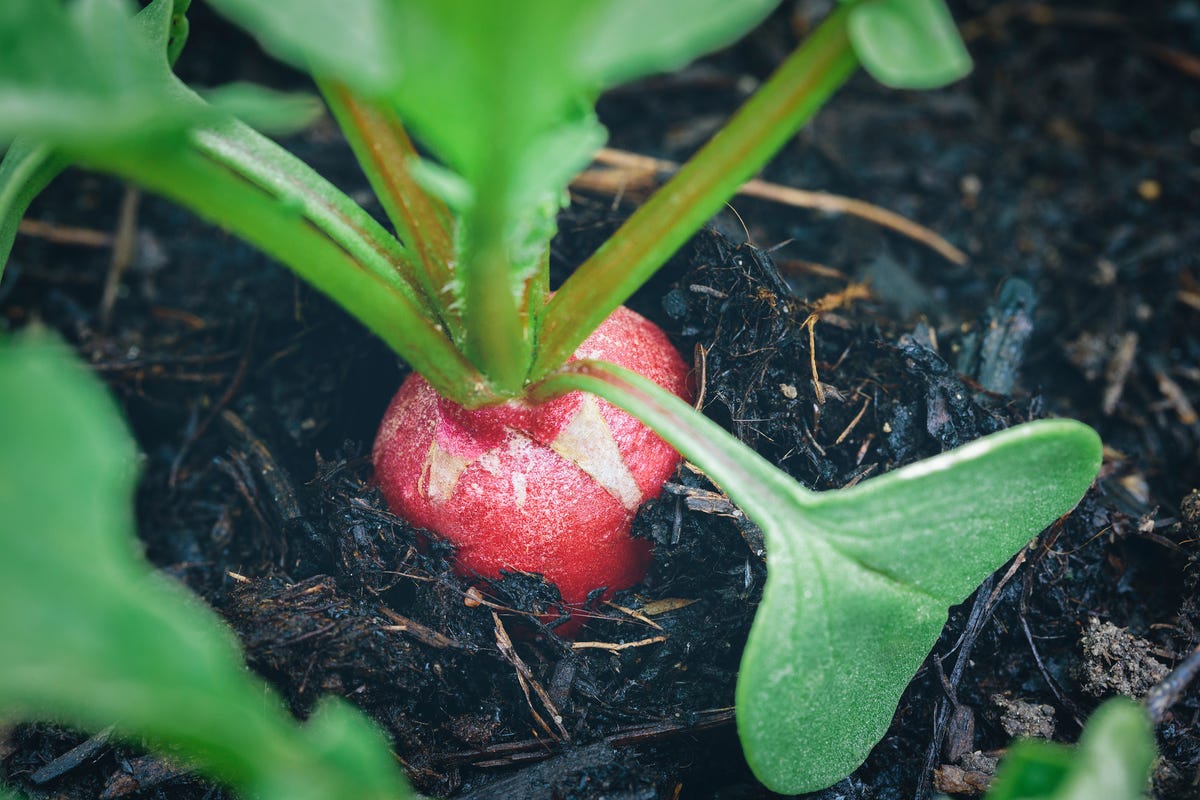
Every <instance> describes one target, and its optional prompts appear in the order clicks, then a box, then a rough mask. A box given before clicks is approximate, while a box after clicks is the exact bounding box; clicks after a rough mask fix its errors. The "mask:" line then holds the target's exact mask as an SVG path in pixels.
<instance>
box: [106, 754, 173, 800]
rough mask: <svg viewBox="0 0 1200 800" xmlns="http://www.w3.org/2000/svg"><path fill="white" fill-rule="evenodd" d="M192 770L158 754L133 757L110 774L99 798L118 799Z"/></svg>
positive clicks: (151, 787) (171, 779)
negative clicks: (122, 766)
mask: <svg viewBox="0 0 1200 800" xmlns="http://www.w3.org/2000/svg"><path fill="white" fill-rule="evenodd" d="M190 772H191V770H190V769H188V767H187V766H186V765H183V764H180V763H177V762H174V761H169V760H167V759H164V758H160V757H158V756H140V757H138V758H131V759H129V761H127V762H125V768H124V769H121V770H118V771H117V772H114V773H113V774H112V775H110V776H109V778H108V781H107V782H106V783H105V784H104V791H103V792H101V793H100V798H99V800H116V798H118V797H125V796H126V795H131V794H134V793H136V792H143V791H146V790H147V789H153V788H154V787H155V786H159V785H161V784H164V783H167V782H168V781H173V780H175V779H176V778H179V777H182V776H184V775H187V774H189V773H190Z"/></svg>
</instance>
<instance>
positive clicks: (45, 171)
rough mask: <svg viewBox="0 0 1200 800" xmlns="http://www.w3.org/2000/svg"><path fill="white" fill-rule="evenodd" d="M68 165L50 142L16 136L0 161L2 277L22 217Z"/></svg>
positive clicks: (0, 261) (0, 263)
mask: <svg viewBox="0 0 1200 800" xmlns="http://www.w3.org/2000/svg"><path fill="white" fill-rule="evenodd" d="M65 168H66V160H65V159H64V158H63V157H62V156H60V155H58V154H56V153H55V152H54V150H53V148H51V147H50V146H49V145H45V144H39V143H37V142H35V141H33V140H31V139H17V140H16V141H15V142H13V143H12V144H11V145H9V148H8V152H6V153H5V154H4V159H3V160H0V277H3V276H4V267H5V265H6V264H7V263H8V254H9V253H10V252H11V251H12V246H13V240H14V239H16V237H17V228H18V227H19V226H20V224H21V217H23V216H25V211H26V210H27V209H28V208H29V204H30V203H32V202H33V198H35V197H37V196H38V195H39V194H40V193H41V191H42V190H43V189H45V188H46V187H47V186H48V185H49V184H50V181H52V180H54V178H55V176H57V175H58V173H60V172H62V171H63V169H65Z"/></svg>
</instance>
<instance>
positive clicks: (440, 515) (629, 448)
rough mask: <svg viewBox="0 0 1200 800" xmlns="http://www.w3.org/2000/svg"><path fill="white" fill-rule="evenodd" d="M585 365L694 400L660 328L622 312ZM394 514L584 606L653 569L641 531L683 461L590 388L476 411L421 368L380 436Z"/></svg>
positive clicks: (471, 558)
mask: <svg viewBox="0 0 1200 800" xmlns="http://www.w3.org/2000/svg"><path fill="white" fill-rule="evenodd" d="M575 357H576V358H580V359H583V358H595V359H603V360H606V361H610V362H613V363H616V364H619V365H621V366H624V367H626V368H627V369H632V370H634V371H636V372H638V373H639V374H641V375H643V376H644V377H646V378H649V379H650V380H653V381H654V382H655V383H657V384H658V385H659V386H661V387H663V388H664V389H666V390H668V391H670V392H672V393H673V394H675V395H677V396H679V397H684V398H686V397H688V396H689V390H688V368H687V366H686V365H685V364H684V362H683V359H681V358H680V357H679V353H678V352H677V351H676V350H675V348H674V347H673V346H672V345H671V342H670V341H669V340H668V339H667V337H666V334H664V333H663V332H662V331H661V330H660V329H659V328H658V327H657V326H656V325H654V324H653V323H651V322H650V321H649V320H647V319H645V318H644V317H642V316H641V315H639V314H637V313H635V312H633V311H630V310H629V309H627V308H624V307H621V308H618V309H617V311H616V312H615V313H614V314H613V315H612V316H610V317H609V318H608V319H607V320H606V321H605V322H604V323H603V324H602V325H601V326H600V327H599V328H597V329H596V331H595V332H594V333H592V335H591V336H590V337H588V339H587V340H586V341H585V342H584V343H583V345H582V346H581V347H580V348H579V350H578V351H576V353H575ZM374 461H375V471H376V478H377V480H378V481H379V484H380V486H381V488H382V489H383V493H384V496H385V497H386V498H387V501H388V505H389V506H390V508H391V509H392V510H393V511H394V512H396V513H397V514H399V515H400V516H402V517H404V518H405V519H407V520H408V521H410V522H412V523H413V524H414V525H417V526H418V527H421V528H426V529H428V530H431V531H433V532H435V533H437V534H438V535H440V536H442V537H444V538H445V539H447V540H449V541H450V542H452V543H453V544H454V545H455V546H456V547H457V557H456V565H457V567H458V569H459V571H461V572H463V573H466V574H470V573H477V574H479V575H482V576H485V577H490V578H497V577H499V576H500V572H501V570H507V571H512V572H534V573H539V574H541V575H543V576H545V578H546V579H547V580H549V581H551V582H552V583H554V584H556V585H557V586H558V590H559V592H560V593H561V595H562V599H563V600H564V601H565V602H566V603H567V604H568V605H571V606H579V605H580V604H582V603H583V602H584V601H585V600H586V599H587V597H588V595H589V593H591V592H592V591H594V590H595V589H598V588H606V589H607V594H611V593H612V592H613V591H614V590H617V589H624V588H627V587H629V586H631V585H633V584H635V583H637V582H638V581H639V580H641V579H642V577H643V576H644V575H645V572H646V567H647V565H648V563H649V558H650V546H649V543H648V542H646V541H645V540H635V539H633V538H631V537H630V526H631V525H632V522H633V515H634V512H636V511H637V508H638V506H639V505H641V504H642V502H643V501H645V500H647V499H649V498H652V497H657V496H658V494H659V492H660V491H661V490H662V484H663V481H665V480H666V479H667V477H668V476H669V475H670V474H671V472H672V471H673V470H674V469H675V466H676V465H677V464H678V463H679V455H678V454H677V453H676V452H675V450H674V449H673V448H672V447H671V446H670V445H668V444H667V443H666V442H664V441H663V440H662V439H660V438H659V437H658V436H657V435H656V434H655V433H654V432H653V431H651V430H650V429H649V428H648V427H646V426H645V425H644V424H643V423H642V422H640V421H639V420H637V419H635V418H634V417H632V416H630V415H629V414H626V413H625V412H624V411H621V410H620V409H618V408H616V407H614V406H612V405H610V404H609V403H607V402H605V401H603V400H600V399H598V398H596V397H592V396H590V395H584V394H583V393H582V392H571V393H569V394H565V395H562V396H560V397H557V398H555V399H552V400H548V401H546V402H543V403H539V404H536V405H533V404H530V403H528V402H527V401H524V400H512V401H509V402H507V403H503V404H501V405H492V406H484V407H482V408H478V409H472V410H467V409H464V408H463V407H462V406H459V405H458V404H456V403H454V402H453V401H451V400H447V399H445V398H443V397H440V396H439V395H438V394H437V393H436V392H435V391H434V389H433V387H432V386H430V385H429V382H428V381H426V380H425V379H424V378H422V377H421V376H420V375H418V374H416V373H413V374H412V375H410V376H409V378H408V379H407V380H406V381H405V382H404V385H403V386H401V387H400V391H399V392H397V393H396V396H395V397H394V398H393V400H392V402H391V405H390V406H389V407H388V410H387V413H386V414H385V415H384V419H383V423H382V425H381V426H380V429H379V435H378V437H377V438H376V441H375V449H374Z"/></svg>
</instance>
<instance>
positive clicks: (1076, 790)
mask: <svg viewBox="0 0 1200 800" xmlns="http://www.w3.org/2000/svg"><path fill="white" fill-rule="evenodd" d="M1154 755H1155V748H1154V735H1153V732H1152V731H1151V728H1150V720H1149V717H1148V716H1147V714H1146V709H1145V708H1143V707H1142V706H1140V705H1138V704H1137V703H1135V702H1133V701H1132V700H1129V699H1127V698H1123V697H1118V698H1114V699H1112V700H1109V701H1108V702H1107V703H1105V704H1104V705H1102V706H1100V708H1098V709H1096V711H1095V712H1094V713H1093V714H1092V716H1091V718H1090V719H1089V720H1088V722H1087V725H1085V726H1084V728H1083V733H1082V735H1081V736H1080V737H1079V744H1078V745H1077V746H1075V747H1074V748H1071V747H1068V746H1066V745H1061V744H1057V743H1054V742H1039V741H1034V740H1028V739H1027V740H1024V741H1020V742H1017V743H1016V744H1014V745H1013V746H1012V747H1011V748H1009V751H1008V755H1007V756H1005V758H1004V760H1003V761H1002V762H1001V763H1000V768H999V769H998V770H997V772H996V782H995V783H994V784H993V785H992V788H991V791H989V792H988V794H987V800H1094V798H1097V797H1103V798H1105V800H1138V799H1139V798H1142V797H1145V796H1146V785H1147V782H1148V781H1149V778H1150V770H1151V768H1152V767H1153V765H1154Z"/></svg>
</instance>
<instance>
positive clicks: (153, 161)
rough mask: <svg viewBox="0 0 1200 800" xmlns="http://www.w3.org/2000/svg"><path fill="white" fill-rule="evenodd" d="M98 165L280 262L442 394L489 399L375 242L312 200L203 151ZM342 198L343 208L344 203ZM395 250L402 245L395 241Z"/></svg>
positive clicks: (475, 401) (468, 402)
mask: <svg viewBox="0 0 1200 800" xmlns="http://www.w3.org/2000/svg"><path fill="white" fill-rule="evenodd" d="M98 166H99V167H101V168H102V169H104V170H106V171H112V172H115V173H117V174H119V175H121V176H123V177H125V178H128V179H130V180H132V181H134V182H136V183H138V184H141V185H142V186H145V187H146V188H148V189H150V190H151V191H154V192H157V193H159V194H162V195H164V196H166V197H169V198H171V199H173V200H176V201H177V202H179V203H181V204H184V205H185V206H186V207H188V208H190V209H192V210H193V211H195V212H196V213H198V214H200V215H201V216H203V217H205V218H206V219H209V220H211V221H213V222H216V223H218V224H221V225H223V226H225V227H226V228H228V229H229V230H231V231H233V232H234V233H236V234H238V235H239V236H241V237H242V238H244V239H245V240H246V241H248V242H250V243H251V244H253V245H255V246H256V247H258V248H259V249H261V250H262V251H263V252H265V253H267V254H268V255H271V256H272V257H274V258H276V259H278V260H279V261H281V262H283V263H284V264H286V265H287V266H288V267H289V268H290V269H292V270H293V271H294V272H295V273H296V274H297V275H299V276H300V277H302V278H304V279H305V280H306V281H308V282H309V283H311V284H312V285H313V286H314V287H316V288H317V289H319V290H320V291H322V292H324V293H325V294H327V295H329V296H330V297H331V298H332V299H333V300H334V301H336V302H337V303H338V304H340V305H341V306H342V307H344V308H346V309H347V310H348V311H350V312H351V313H352V314H354V315H355V316H356V317H357V318H358V319H359V320H360V321H362V323H363V324H364V325H366V326H367V328H369V329H370V330H371V331H373V332H374V333H375V334H377V335H378V336H379V337H380V338H381V339H383V340H384V341H385V342H386V343H387V344H388V345H389V346H391V348H392V349H393V350H395V351H396V352H397V353H398V354H400V355H401V356H402V357H403V358H404V359H405V360H407V361H408V362H409V363H410V364H411V365H412V366H413V368H414V369H416V370H417V371H418V372H420V373H421V374H422V375H424V376H425V378H426V379H427V380H429V382H430V383H431V384H432V385H433V386H434V387H435V388H436V389H437V390H438V391H439V392H440V393H441V394H442V395H443V396H445V397H448V398H450V399H451V400H453V401H455V402H457V403H460V404H462V405H464V406H467V407H474V406H479V405H482V404H484V403H487V402H489V401H493V400H494V396H493V395H492V393H491V392H490V391H489V388H490V387H489V386H488V384H487V382H486V381H485V380H484V378H483V376H482V375H480V373H479V372H478V370H476V369H475V368H474V367H473V366H471V364H470V363H468V362H467V361H466V359H464V358H463V357H462V355H461V354H460V353H459V352H458V350H457V349H456V348H455V347H454V345H453V344H452V343H451V341H450V340H449V338H448V337H447V336H446V334H445V333H444V331H443V330H442V329H441V326H440V325H438V324H437V322H436V321H435V320H433V319H431V318H430V317H429V315H428V312H427V310H426V309H425V308H423V307H422V305H421V304H420V303H419V302H418V301H417V300H416V298H415V297H414V295H413V292H412V290H411V287H407V286H406V285H404V284H403V283H402V282H401V281H400V280H398V278H397V277H396V275H395V273H394V272H391V271H390V270H389V269H388V268H387V265H386V264H385V265H380V264H379V263H378V254H376V255H375V256H371V253H374V252H375V249H374V248H375V247H376V244H375V243H374V242H372V241H369V240H368V237H367V236H365V235H362V234H360V233H356V232H355V230H354V228H353V226H352V224H350V223H348V222H346V221H345V220H343V221H342V224H341V225H340V226H339V225H334V224H326V223H331V218H336V211H335V210H334V209H330V208H328V207H323V211H324V213H325V214H326V215H328V218H323V217H321V216H319V215H314V214H312V213H310V210H309V209H307V208H306V207H305V202H306V201H307V200H311V198H310V197H306V196H302V195H301V194H299V193H297V192H290V193H289V191H288V189H289V188H290V187H289V185H288V184H286V183H284V184H282V185H264V184H263V183H261V182H260V181H259V180H258V179H259V178H261V177H262V176H255V175H251V174H246V173H244V172H240V171H238V170H237V169H236V168H235V166H236V165H233V164H230V163H228V162H225V161H223V160H220V159H218V158H217V157H215V156H214V155H213V153H212V152H211V151H210V152H205V149H204V148H202V147H199V146H190V147H182V148H168V149H162V150H159V151H157V152H153V153H140V154H138V155H136V156H133V155H122V154H116V153H113V154H108V155H106V156H105V157H103V160H102V161H101V163H99V164H98ZM347 202H349V201H348V200H347ZM397 247H398V245H397Z"/></svg>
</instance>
